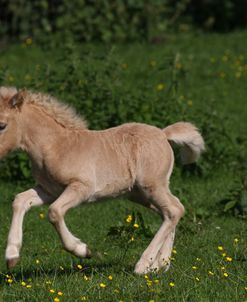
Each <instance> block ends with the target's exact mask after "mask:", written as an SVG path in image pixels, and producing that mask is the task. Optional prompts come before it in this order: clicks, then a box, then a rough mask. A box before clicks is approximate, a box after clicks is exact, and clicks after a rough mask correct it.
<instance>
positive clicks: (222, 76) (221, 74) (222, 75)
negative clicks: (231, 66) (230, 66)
mask: <svg viewBox="0 0 247 302" xmlns="http://www.w3.org/2000/svg"><path fill="white" fill-rule="evenodd" d="M219 76H220V78H222V79H224V78H225V77H226V74H225V73H224V72H223V71H222V72H220V74H219Z"/></svg>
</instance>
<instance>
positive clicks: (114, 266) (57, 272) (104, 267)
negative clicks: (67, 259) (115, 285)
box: [0, 261, 134, 285]
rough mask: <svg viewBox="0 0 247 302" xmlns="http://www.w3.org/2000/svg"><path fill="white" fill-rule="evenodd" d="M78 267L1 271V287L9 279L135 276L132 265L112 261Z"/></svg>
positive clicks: (76, 265)
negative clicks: (114, 274) (113, 273)
mask: <svg viewBox="0 0 247 302" xmlns="http://www.w3.org/2000/svg"><path fill="white" fill-rule="evenodd" d="M81 266H82V268H80V266H79V267H78V263H76V262H74V263H73V266H71V267H65V268H63V267H59V268H57V267H50V268H43V267H42V266H40V267H35V268H34V267H28V268H26V269H24V268H23V267H20V269H19V271H17V270H18V269H17V268H16V270H15V271H13V272H10V271H7V270H6V271H1V272H0V285H3V284H6V283H8V279H12V280H14V281H15V282H17V283H18V282H21V281H25V280H28V279H31V280H33V279H37V278H42V279H47V280H50V279H54V277H58V278H59V277H68V276H71V275H77V276H87V277H91V276H94V275H99V274H104V273H105V274H109V273H110V272H113V271H114V272H123V273H127V274H133V269H134V267H133V266H132V265H125V266H124V267H123V266H122V264H121V263H120V262H119V261H111V262H108V263H106V262H104V263H95V264H93V263H92V264H83V265H81Z"/></svg>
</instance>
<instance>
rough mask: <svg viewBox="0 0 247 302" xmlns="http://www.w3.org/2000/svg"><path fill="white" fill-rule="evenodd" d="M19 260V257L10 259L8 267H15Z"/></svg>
mask: <svg viewBox="0 0 247 302" xmlns="http://www.w3.org/2000/svg"><path fill="white" fill-rule="evenodd" d="M18 262H19V258H13V259H8V260H7V268H8V269H12V268H14V267H15V266H16V264H17V263H18Z"/></svg>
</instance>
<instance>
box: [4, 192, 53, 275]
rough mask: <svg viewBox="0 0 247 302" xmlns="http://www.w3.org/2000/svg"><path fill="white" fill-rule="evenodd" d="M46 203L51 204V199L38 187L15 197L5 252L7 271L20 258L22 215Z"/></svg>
mask: <svg viewBox="0 0 247 302" xmlns="http://www.w3.org/2000/svg"><path fill="white" fill-rule="evenodd" d="M47 202H51V197H50V196H49V195H47V194H46V193H45V192H44V191H43V190H42V188H41V187H40V186H37V187H35V188H33V189H29V190H27V191H25V192H22V193H19V194H17V195H16V197H15V200H14V202H13V204H12V206H13V216H12V221H11V226H10V230H9V235H8V241H7V248H6V252H5V258H6V261H7V266H8V268H9V269H10V268H13V267H14V266H15V265H16V264H17V262H18V260H19V258H20V249H21V246H22V225H23V219H24V215H25V214H26V212H28V211H29V210H30V209H31V207H33V206H40V205H42V204H44V203H47Z"/></svg>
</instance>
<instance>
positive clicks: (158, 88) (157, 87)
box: [156, 83, 165, 91]
mask: <svg viewBox="0 0 247 302" xmlns="http://www.w3.org/2000/svg"><path fill="white" fill-rule="evenodd" d="M164 89H165V85H164V84H162V83H160V84H158V85H157V86H156V90H158V91H162V90H164Z"/></svg>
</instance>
